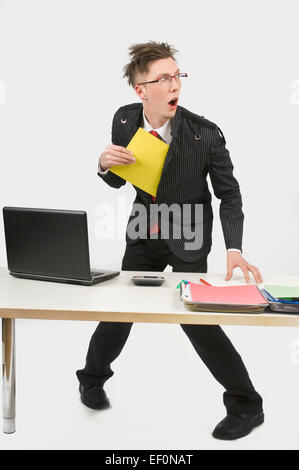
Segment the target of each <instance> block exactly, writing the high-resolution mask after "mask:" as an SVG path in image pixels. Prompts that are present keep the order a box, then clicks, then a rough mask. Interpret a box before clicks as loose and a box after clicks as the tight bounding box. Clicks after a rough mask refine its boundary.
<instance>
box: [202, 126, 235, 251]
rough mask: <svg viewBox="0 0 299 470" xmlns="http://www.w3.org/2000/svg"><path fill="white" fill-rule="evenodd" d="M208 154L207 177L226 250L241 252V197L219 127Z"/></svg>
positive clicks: (216, 129) (213, 136) (214, 134)
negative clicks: (213, 196)
mask: <svg viewBox="0 0 299 470" xmlns="http://www.w3.org/2000/svg"><path fill="white" fill-rule="evenodd" d="M212 132H213V135H212V145H211V148H210V153H209V163H208V166H209V175H210V178H211V183H212V186H213V190H214V194H215V196H216V197H217V198H218V199H221V203H220V210H219V213H220V220H221V225H222V230H223V235H224V240H225V245H226V248H227V249H229V248H238V249H239V250H241V251H242V238H243V222H244V214H243V212H242V197H241V193H240V188H239V184H238V181H237V180H236V178H235V177H234V176H233V169H234V167H233V164H232V161H231V159H230V155H229V151H228V150H227V148H226V147H225V144H226V141H225V138H224V136H223V134H222V132H221V129H219V127H217V126H215V129H213V131H212Z"/></svg>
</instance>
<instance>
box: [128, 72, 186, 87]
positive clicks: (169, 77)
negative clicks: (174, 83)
mask: <svg viewBox="0 0 299 470" xmlns="http://www.w3.org/2000/svg"><path fill="white" fill-rule="evenodd" d="M183 77H188V74H187V73H176V74H175V75H163V77H160V78H158V79H157V80H151V81H150V82H142V83H137V85H145V84H146V83H162V85H163V84H164V85H170V83H171V80H172V79H173V78H175V79H176V80H180V78H183Z"/></svg>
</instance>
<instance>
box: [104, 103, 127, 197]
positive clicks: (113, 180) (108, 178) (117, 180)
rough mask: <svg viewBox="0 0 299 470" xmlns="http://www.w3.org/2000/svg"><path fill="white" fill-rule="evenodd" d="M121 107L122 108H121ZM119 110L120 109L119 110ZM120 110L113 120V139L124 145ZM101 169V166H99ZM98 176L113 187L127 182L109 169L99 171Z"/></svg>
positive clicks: (113, 142)
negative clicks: (118, 124) (102, 171)
mask: <svg viewBox="0 0 299 470" xmlns="http://www.w3.org/2000/svg"><path fill="white" fill-rule="evenodd" d="M120 109H121V108H120ZM118 111H119V110H118ZM118 111H116V113H115V114H114V117H113V121H112V131H111V141H112V144H113V145H121V146H122V147H123V145H122V142H121V140H120V135H119V132H118V129H117V123H118V121H119V119H120V118H119V115H118ZM98 170H99V167H98ZM98 176H99V177H100V178H102V180H104V181H105V183H107V184H109V186H111V187H112V188H120V187H121V186H123V185H125V184H126V180H124V179H123V178H121V177H120V176H118V175H115V174H114V173H112V172H111V171H108V173H106V174H105V173H99V171H98Z"/></svg>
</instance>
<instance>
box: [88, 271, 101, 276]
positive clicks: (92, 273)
mask: <svg viewBox="0 0 299 470" xmlns="http://www.w3.org/2000/svg"><path fill="white" fill-rule="evenodd" d="M90 274H91V275H92V276H100V275H102V274H104V273H102V272H100V271H90Z"/></svg>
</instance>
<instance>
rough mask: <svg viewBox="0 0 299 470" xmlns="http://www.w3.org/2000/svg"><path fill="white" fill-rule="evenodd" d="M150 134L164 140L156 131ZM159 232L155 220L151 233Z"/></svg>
mask: <svg viewBox="0 0 299 470" xmlns="http://www.w3.org/2000/svg"><path fill="white" fill-rule="evenodd" d="M150 134H152V135H154V136H155V137H157V138H158V139H160V140H163V139H162V137H161V136H160V135H159V134H158V132H156V131H150ZM151 197H152V200H153V202H156V198H155V196H151ZM158 232H160V229H159V226H158V224H157V222H153V224H152V225H151V227H150V232H149V233H150V235H151V234H152V233H158Z"/></svg>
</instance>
